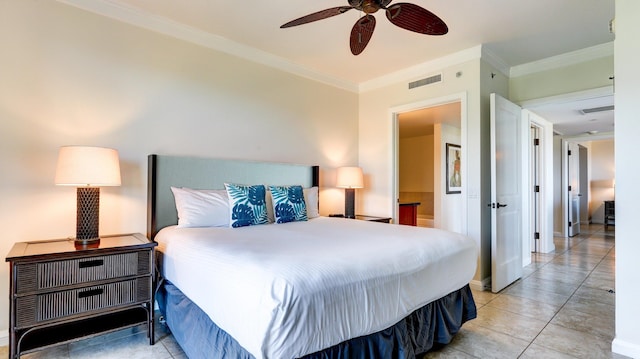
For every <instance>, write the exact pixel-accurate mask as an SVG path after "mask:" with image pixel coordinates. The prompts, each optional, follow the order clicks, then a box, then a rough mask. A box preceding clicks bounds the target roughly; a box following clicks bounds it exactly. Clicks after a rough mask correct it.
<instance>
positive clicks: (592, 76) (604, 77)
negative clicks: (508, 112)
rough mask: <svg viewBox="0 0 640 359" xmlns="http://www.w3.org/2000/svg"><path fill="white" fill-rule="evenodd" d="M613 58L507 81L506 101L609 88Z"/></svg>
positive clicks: (607, 57) (609, 57)
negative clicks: (507, 95) (508, 99)
mask: <svg viewBox="0 0 640 359" xmlns="http://www.w3.org/2000/svg"><path fill="white" fill-rule="evenodd" d="M611 76H613V54H611V55H610V56H605V57H601V58H597V59H594V60H590V61H585V62H580V63H577V64H573V65H568V66H563V67H559V68H554V69H551V70H546V71H540V72H536V73H533V74H529V75H524V76H518V77H512V78H511V79H510V80H509V98H510V99H511V101H513V102H515V103H519V102H522V101H526V100H533V99H539V98H544V97H550V96H556V95H564V94H567V93H572V92H578V91H583V90H589V89H595V88H600V87H606V86H611V85H612V84H613V81H612V80H611V79H610V77H611Z"/></svg>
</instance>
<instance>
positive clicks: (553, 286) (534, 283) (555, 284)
mask: <svg viewBox="0 0 640 359" xmlns="http://www.w3.org/2000/svg"><path fill="white" fill-rule="evenodd" d="M522 286H523V287H526V288H532V289H535V290H539V291H543V292H551V293H555V294H560V295H563V296H567V298H568V297H570V296H571V295H572V294H573V293H574V292H575V291H576V289H578V287H579V286H580V285H579V284H575V283H573V284H571V283H564V282H559V281H557V280H550V279H543V278H537V277H530V278H527V279H524V280H523V281H522Z"/></svg>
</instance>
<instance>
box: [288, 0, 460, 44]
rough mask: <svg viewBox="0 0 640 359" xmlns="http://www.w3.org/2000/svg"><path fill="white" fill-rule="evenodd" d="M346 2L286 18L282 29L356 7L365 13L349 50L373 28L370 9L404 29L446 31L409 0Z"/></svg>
mask: <svg viewBox="0 0 640 359" xmlns="http://www.w3.org/2000/svg"><path fill="white" fill-rule="evenodd" d="M348 1H349V6H338V7H332V8H330V9H326V10H322V11H318V12H314V13H313V14H309V15H306V16H303V17H300V18H298V19H295V20H292V21H289V22H288V23H286V24H284V25H282V26H280V28H281V29H284V28H287V27H292V26H298V25H302V24H307V23H310V22H313V21H318V20H322V19H326V18H328V17H332V16H336V15H340V14H344V13H345V12H347V11H349V10H351V9H356V10H360V11H362V12H364V14H365V15H364V16H363V17H361V18H360V19H358V21H356V23H355V25H354V26H353V28H352V29H351V37H350V39H349V45H350V47H351V53H352V54H354V55H359V54H360V53H362V51H364V48H365V47H367V44H368V43H369V40H371V36H372V35H373V30H374V29H375V27H376V18H375V17H373V15H372V14H373V13H375V12H376V11H378V10H380V9H382V10H384V11H385V13H386V15H387V19H389V21H391V23H393V24H394V25H396V26H399V27H401V28H403V29H405V30H409V31H414V32H417V33H419V34H426V35H444V34H446V33H447V32H449V28H448V27H447V24H445V23H444V21H442V19H440V18H439V17H438V16H436V15H435V14H433V13H432V12H431V11H429V10H427V9H424V8H422V7H420V6H418V5H414V4H409V3H396V4H393V5H389V4H390V3H391V1H392V0H348Z"/></svg>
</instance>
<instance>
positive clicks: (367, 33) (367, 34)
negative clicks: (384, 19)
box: [349, 15, 376, 55]
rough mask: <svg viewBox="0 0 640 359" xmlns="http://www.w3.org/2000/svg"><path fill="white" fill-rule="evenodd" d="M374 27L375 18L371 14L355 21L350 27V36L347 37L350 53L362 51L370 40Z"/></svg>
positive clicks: (357, 53)
mask: <svg viewBox="0 0 640 359" xmlns="http://www.w3.org/2000/svg"><path fill="white" fill-rule="evenodd" d="M375 28H376V18H375V17H373V16H370V15H365V16H363V17H361V18H360V19H359V20H358V21H356V24H355V25H353V28H352V29H351V38H350V39H349V45H350V46H351V53H352V54H354V55H360V53H362V51H364V48H365V47H367V44H368V43H369V40H371V36H372V35H373V30H375Z"/></svg>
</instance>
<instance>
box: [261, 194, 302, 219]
mask: <svg viewBox="0 0 640 359" xmlns="http://www.w3.org/2000/svg"><path fill="white" fill-rule="evenodd" d="M269 190H271V195H272V196H273V212H274V214H275V220H276V223H287V222H294V221H306V220H307V206H306V204H305V202H304V194H303V191H302V186H269Z"/></svg>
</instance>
